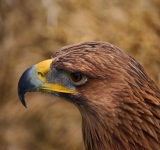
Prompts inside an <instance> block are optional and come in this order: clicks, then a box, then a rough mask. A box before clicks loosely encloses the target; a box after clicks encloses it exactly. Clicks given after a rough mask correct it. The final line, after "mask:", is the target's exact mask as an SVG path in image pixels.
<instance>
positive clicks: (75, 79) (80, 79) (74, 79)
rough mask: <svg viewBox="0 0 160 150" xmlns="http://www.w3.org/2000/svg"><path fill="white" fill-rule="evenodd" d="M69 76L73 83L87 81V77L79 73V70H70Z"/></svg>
mask: <svg viewBox="0 0 160 150" xmlns="http://www.w3.org/2000/svg"><path fill="white" fill-rule="evenodd" d="M69 76H70V80H71V81H72V83H74V84H75V85H81V84H84V83H85V82H86V81H87V77H86V76H84V75H83V74H81V73H80V72H71V73H70V74H69Z"/></svg>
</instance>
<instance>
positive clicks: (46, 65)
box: [36, 59, 53, 83]
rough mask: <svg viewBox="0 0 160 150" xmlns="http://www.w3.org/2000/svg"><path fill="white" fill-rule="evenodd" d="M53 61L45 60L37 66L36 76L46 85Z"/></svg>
mask: <svg viewBox="0 0 160 150" xmlns="http://www.w3.org/2000/svg"><path fill="white" fill-rule="evenodd" d="M52 61H53V59H48V60H44V61H42V62H40V63H38V64H37V67H36V76H37V77H38V78H39V79H40V80H41V81H42V82H43V83H46V74H47V73H48V71H49V69H50V65H51V63H52Z"/></svg>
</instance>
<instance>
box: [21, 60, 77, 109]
mask: <svg viewBox="0 0 160 150" xmlns="http://www.w3.org/2000/svg"><path fill="white" fill-rule="evenodd" d="M52 61H53V59H48V60H45V61H42V62H40V63H38V64H36V65H34V66H32V67H30V68H28V69H27V70H26V71H25V72H24V73H23V74H22V76H21V78H20V80H19V83H18V96H19V99H20V101H21V103H22V104H23V105H24V106H25V107H27V105H26V102H25V99H24V95H25V93H26V92H38V91H42V92H53V93H54V92H60V93H74V92H75V90H73V89H68V88H67V87H65V86H63V85H62V84H59V83H49V82H47V79H46V78H47V74H48V72H49V70H50V65H51V63H52ZM57 78H58V77H57Z"/></svg>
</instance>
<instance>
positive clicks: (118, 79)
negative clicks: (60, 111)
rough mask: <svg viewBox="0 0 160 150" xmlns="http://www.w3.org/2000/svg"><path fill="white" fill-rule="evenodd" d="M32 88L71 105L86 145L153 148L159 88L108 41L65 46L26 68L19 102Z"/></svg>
mask: <svg viewBox="0 0 160 150" xmlns="http://www.w3.org/2000/svg"><path fill="white" fill-rule="evenodd" d="M35 91H41V92H45V93H50V94H51V95H55V96H58V97H61V98H63V99H66V100H67V101H70V102H72V103H73V104H75V105H76V106H77V108H78V109H79V110H80V113H81V115H82V132H83V138H84V142H85V146H86V149H88V150H89V149H93V150H97V149H112V150H117V149H119V150H120V149H123V150H124V149H127V150H128V149H159V139H160V137H159V135H160V134H159V133H160V131H159V110H160V102H159V100H160V91H159V89H158V87H157V86H156V85H155V84H154V82H153V81H152V80H151V79H150V78H149V77H148V75H147V74H146V73H145V71H144V69H143V68H142V67H141V65H140V64H139V63H138V62H136V61H135V60H134V59H133V58H132V57H130V56H129V55H127V54H126V53H124V52H122V51H121V50H119V49H118V48H116V47H115V46H113V45H111V44H108V43H104V42H87V43H81V44H76V45H71V46H68V47H64V48H62V49H60V50H58V51H57V52H56V53H54V55H53V56H52V59H49V60H45V61H42V62H40V63H38V64H36V65H34V66H32V67H30V68H29V69H27V70H26V71H25V72H24V73H23V75H22V76H21V78H20V80H19V84H18V94H19V98H20V100H21V102H22V103H23V105H25V106H26V103H25V100H24V94H25V93H26V92H35ZM137 139H139V140H137ZM153 143H154V144H153Z"/></svg>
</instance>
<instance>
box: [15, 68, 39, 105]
mask: <svg viewBox="0 0 160 150" xmlns="http://www.w3.org/2000/svg"><path fill="white" fill-rule="evenodd" d="M35 67H36V66H32V67H30V68H28V69H27V70H26V71H25V72H24V73H23V74H22V76H21V78H20V80H19V82H18V96H19V99H20V101H21V103H22V104H23V105H24V106H25V107H26V108H27V105H26V102H25V99H24V95H25V93H26V92H36V91H38V86H37V85H38V84H39V85H42V82H40V80H38V79H37V78H36V73H35ZM32 81H34V82H35V83H37V85H35V84H34V83H32Z"/></svg>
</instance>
